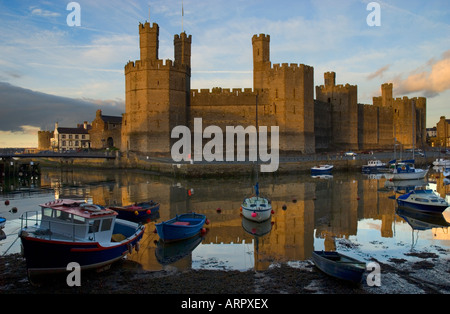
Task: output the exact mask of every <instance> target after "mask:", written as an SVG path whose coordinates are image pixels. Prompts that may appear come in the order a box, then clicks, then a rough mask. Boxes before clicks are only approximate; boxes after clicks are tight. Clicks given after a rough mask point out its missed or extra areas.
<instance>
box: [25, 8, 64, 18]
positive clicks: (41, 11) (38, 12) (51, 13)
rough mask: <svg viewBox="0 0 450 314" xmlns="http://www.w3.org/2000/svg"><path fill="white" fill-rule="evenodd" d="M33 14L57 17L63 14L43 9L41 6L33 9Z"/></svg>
mask: <svg viewBox="0 0 450 314" xmlns="http://www.w3.org/2000/svg"><path fill="white" fill-rule="evenodd" d="M31 14H32V15H37V16H43V17H57V16H61V14H59V13H58V12H52V11H48V10H42V9H39V8H36V9H33V10H32V11H31Z"/></svg>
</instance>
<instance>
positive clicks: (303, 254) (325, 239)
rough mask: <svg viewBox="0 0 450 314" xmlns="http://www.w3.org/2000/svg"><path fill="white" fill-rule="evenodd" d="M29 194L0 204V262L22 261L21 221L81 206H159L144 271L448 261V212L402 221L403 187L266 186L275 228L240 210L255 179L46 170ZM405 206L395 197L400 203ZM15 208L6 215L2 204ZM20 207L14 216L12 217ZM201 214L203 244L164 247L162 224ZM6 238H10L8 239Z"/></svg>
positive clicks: (438, 180) (348, 180)
mask: <svg viewBox="0 0 450 314" xmlns="http://www.w3.org/2000/svg"><path fill="white" fill-rule="evenodd" d="M42 172H43V173H42V176H41V178H40V179H39V180H38V181H37V182H35V184H33V185H32V187H31V188H30V187H26V188H20V187H17V186H16V187H14V190H13V191H12V192H11V191H10V192H5V188H4V189H3V194H0V200H1V202H0V215H2V216H4V217H6V218H7V219H8V221H7V224H6V227H5V229H3V230H1V231H0V232H2V233H3V234H0V238H3V239H2V240H0V254H1V255H4V254H12V253H18V252H20V240H19V239H18V237H17V233H18V230H19V228H20V220H19V217H20V214H21V213H23V212H24V211H27V210H34V209H37V208H38V206H37V205H38V204H41V203H43V202H46V201H48V200H52V199H54V198H83V199H85V200H86V201H88V202H92V203H95V204H100V205H128V204H132V203H134V202H141V201H147V200H149V199H153V200H155V201H158V202H160V203H161V206H160V210H159V212H157V213H154V217H153V218H152V220H151V221H148V222H146V231H145V235H144V237H143V239H142V241H141V248H140V250H139V252H133V253H132V254H131V255H128V257H127V258H128V259H129V260H132V261H134V262H135V263H129V264H130V265H136V267H141V268H143V269H146V270H161V269H164V268H167V267H176V268H178V269H180V270H183V269H189V268H193V269H220V270H242V271H244V270H249V269H256V270H264V269H267V268H269V267H271V266H273V265H276V264H277V263H289V264H291V265H293V266H295V263H296V262H299V261H303V260H307V259H309V258H310V257H311V252H312V251H313V250H322V249H324V250H338V251H340V252H344V253H345V254H347V255H350V256H353V257H357V258H359V259H362V260H366V261H368V260H369V259H370V258H371V257H375V258H376V259H378V260H380V261H387V260H389V259H390V258H404V259H412V258H414V257H410V256H407V255H405V254H408V253H411V252H414V251H420V252H422V251H426V252H433V253H436V254H438V255H439V254H442V253H449V252H450V235H449V231H450V229H449V227H448V225H449V222H450V208H448V209H446V210H445V211H444V213H443V215H442V216H439V217H438V218H437V219H436V218H433V219H429V217H412V216H411V214H408V213H406V214H405V213H400V212H398V211H397V208H396V202H395V200H394V199H393V198H392V196H393V195H395V190H397V191H399V190H400V189H402V187H398V186H395V184H393V183H392V182H389V181H386V180H385V179H384V178H381V177H379V176H378V177H377V176H374V175H372V176H368V175H363V174H360V173H347V172H344V173H335V174H334V175H333V176H332V177H328V178H312V177H311V176H309V175H291V176H278V177H260V178H259V182H260V183H259V185H260V191H261V193H262V194H264V195H265V196H266V197H268V198H270V199H271V200H272V207H273V209H274V211H275V214H274V215H273V217H272V219H271V220H269V221H267V222H265V223H261V224H257V223H252V222H250V221H248V220H246V219H245V218H243V217H241V215H240V204H241V202H242V200H243V198H244V197H245V196H248V195H250V194H252V192H253V191H252V186H253V184H254V182H255V178H250V177H249V178H227V179H224V178H208V179H200V178H199V179H176V178H169V177H163V176H154V175H150V174H148V173H144V172H139V171H111V170H102V171H97V170H74V171H73V172H72V171H69V172H68V171H60V170H52V169H43V171H42ZM410 183H411V184H414V185H424V186H428V187H430V188H432V189H433V190H436V191H437V193H439V194H440V195H441V196H443V197H445V198H446V199H447V201H450V196H449V192H450V185H445V182H444V180H443V179H442V177H438V176H436V175H434V174H431V175H429V178H428V181H416V182H410ZM397 196H398V194H397ZM6 200H8V201H9V205H6V204H5V201H6ZM13 207H16V208H17V209H18V211H17V212H16V213H12V212H10V210H11V209H12V208H13ZM186 211H195V212H198V213H202V214H205V215H206V216H207V218H208V219H209V220H210V224H209V225H208V226H207V229H208V232H207V233H206V235H204V236H203V237H197V238H193V239H190V240H189V241H186V242H182V243H181V244H180V245H171V246H167V245H166V246H162V245H161V244H160V243H159V241H158V240H159V237H158V235H157V234H156V233H154V230H155V227H154V225H155V223H157V222H160V221H164V220H167V219H169V218H171V217H173V216H175V215H176V214H180V213H183V212H186ZM5 236H6V238H5Z"/></svg>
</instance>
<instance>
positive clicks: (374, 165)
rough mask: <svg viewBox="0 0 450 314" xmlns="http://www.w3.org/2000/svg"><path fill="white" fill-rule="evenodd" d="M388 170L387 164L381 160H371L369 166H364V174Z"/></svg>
mask: <svg viewBox="0 0 450 314" xmlns="http://www.w3.org/2000/svg"><path fill="white" fill-rule="evenodd" d="M382 168H386V163H384V162H381V160H378V159H374V160H369V162H368V163H367V165H365V166H362V172H366V173H367V172H377V171H378V170H380V169H382Z"/></svg>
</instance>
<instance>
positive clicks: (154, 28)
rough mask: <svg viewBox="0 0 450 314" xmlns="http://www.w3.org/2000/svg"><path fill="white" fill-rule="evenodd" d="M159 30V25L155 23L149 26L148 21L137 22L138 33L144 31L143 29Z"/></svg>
mask: <svg viewBox="0 0 450 314" xmlns="http://www.w3.org/2000/svg"><path fill="white" fill-rule="evenodd" d="M152 30H153V31H159V25H158V24H157V23H153V24H152V25H151V26H150V23H149V22H145V23H144V24H142V23H139V33H141V32H145V31H152Z"/></svg>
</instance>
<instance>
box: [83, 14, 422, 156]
mask: <svg viewBox="0 0 450 314" xmlns="http://www.w3.org/2000/svg"><path fill="white" fill-rule="evenodd" d="M173 43H174V60H173V61H172V60H169V59H168V60H161V59H159V57H158V52H159V26H158V24H157V23H153V24H152V25H150V23H148V22H146V23H144V24H142V23H140V24H139V45H140V60H136V61H134V62H131V61H130V62H128V63H127V64H126V65H125V113H124V114H123V116H122V119H121V125H120V124H118V127H117V128H115V130H114V132H115V133H114V134H115V135H114V136H113V135H111V134H109V135H108V134H107V133H105V129H104V127H101V128H99V129H98V132H97V131H96V129H95V128H94V129H93V130H90V132H89V133H90V137H91V138H92V139H95V140H96V142H97V143H98V145H97V144H95V145H92V148H101V147H97V146H99V145H100V144H99V143H103V147H105V145H104V143H107V142H108V143H109V142H110V140H112V139H113V138H114V141H113V142H114V146H115V147H117V148H119V149H120V151H121V152H123V153H129V152H134V153H137V154H145V155H147V156H170V152H171V147H172V145H173V144H174V143H175V142H176V141H177V139H174V138H171V131H172V129H173V128H174V127H175V126H178V125H184V126H187V127H188V128H189V129H190V130H191V131H194V132H195V130H194V119H195V118H201V119H202V126H203V128H205V127H207V126H210V125H214V126H218V127H220V128H221V129H222V130H223V131H225V128H226V126H243V127H244V128H246V127H247V126H251V125H253V126H254V125H255V121H256V110H257V114H258V124H259V125H260V126H267V127H268V129H270V127H271V126H278V128H279V151H280V154H281V155H289V154H309V153H315V152H321V151H330V152H331V151H340V150H373V149H393V147H394V144H397V145H401V148H404V149H406V148H411V147H412V146H413V145H415V146H418V145H422V143H424V141H425V139H426V125H425V121H426V99H425V98H423V97H419V98H411V99H410V98H408V97H403V98H395V99H394V98H393V85H392V84H387V83H386V84H382V85H381V96H380V97H374V98H373V104H370V105H369V104H360V103H358V88H357V86H356V85H350V84H345V85H337V84H336V73H335V72H327V73H324V85H320V86H316V87H314V68H313V67H312V66H308V65H304V64H287V63H283V64H272V63H271V60H270V36H269V35H265V34H260V35H254V36H253V37H252V47H253V88H243V89H242V88H236V89H234V88H233V89H224V88H219V87H215V88H213V89H212V90H210V89H200V90H194V89H191V45H192V35H187V34H186V33H185V32H182V33H181V34H179V35H178V34H177V35H175V36H174V41H173ZM314 92H315V98H314ZM256 107H257V109H256ZM100 115H101V113H100ZM96 119H97V120H99V119H100V118H99V113H98V112H97V117H96ZM93 125H97V123H93ZM102 125H103V124H102ZM96 132H97V133H99V134H96ZM100 132H101V134H100ZM118 132H120V136H119V133H118ZM192 133H193V132H192ZM105 134H107V135H108V136H109V138H108V139H106V138H102V136H106V135H105ZM268 138H270V134H268Z"/></svg>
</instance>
